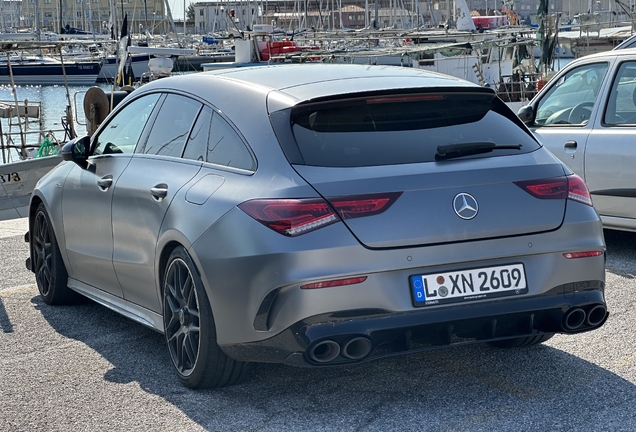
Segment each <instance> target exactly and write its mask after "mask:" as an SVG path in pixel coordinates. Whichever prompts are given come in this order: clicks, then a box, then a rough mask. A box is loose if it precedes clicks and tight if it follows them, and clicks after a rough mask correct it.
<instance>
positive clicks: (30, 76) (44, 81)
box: [0, 62, 101, 85]
mask: <svg viewBox="0 0 636 432" xmlns="http://www.w3.org/2000/svg"><path fill="white" fill-rule="evenodd" d="M100 68H101V64H100V63H97V62H86V63H70V64H65V65H64V69H65V70H66V80H67V82H68V84H69V85H93V84H95V81H96V80H97V76H98V75H99V71H100ZM11 69H12V71H13V81H14V83H15V84H16V85H56V84H58V85H64V84H65V81H64V72H63V71H62V65H61V64H29V65H20V64H16V65H13V64H12V65H11ZM0 84H11V77H10V75H9V67H8V66H7V65H6V64H4V65H0Z"/></svg>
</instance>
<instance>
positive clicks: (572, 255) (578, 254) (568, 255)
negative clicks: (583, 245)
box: [563, 251, 603, 259]
mask: <svg viewBox="0 0 636 432" xmlns="http://www.w3.org/2000/svg"><path fill="white" fill-rule="evenodd" d="M599 255H603V252H601V251H588V252H568V253H564V254H563V256H564V257H566V258H567V259H572V258H588V257H595V256H599Z"/></svg>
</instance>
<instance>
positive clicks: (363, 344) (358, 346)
mask: <svg viewBox="0 0 636 432" xmlns="http://www.w3.org/2000/svg"><path fill="white" fill-rule="evenodd" d="M372 346H373V344H372V343H371V341H370V340H369V338H366V337H356V338H353V339H351V340H350V341H348V342H347V343H346V344H344V346H343V347H342V355H343V356H344V357H346V358H348V359H351V360H360V359H362V358H364V357H366V356H367V355H369V353H370V352H371V348H372Z"/></svg>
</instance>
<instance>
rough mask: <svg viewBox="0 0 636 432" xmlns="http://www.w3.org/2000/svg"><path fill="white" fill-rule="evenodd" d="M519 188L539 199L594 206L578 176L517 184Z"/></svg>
mask: <svg viewBox="0 0 636 432" xmlns="http://www.w3.org/2000/svg"><path fill="white" fill-rule="evenodd" d="M515 184H516V185H517V186H519V187H520V188H521V189H523V190H525V191H526V192H528V193H529V194H530V195H532V196H534V197H536V198H539V199H565V198H567V199H569V200H572V201H576V202H579V203H582V204H585V205H589V206H592V198H591V196H590V192H589V191H588V190H587V186H585V183H584V182H583V179H581V177H579V176H577V175H576V174H573V175H570V176H567V177H556V178H549V179H540V180H529V181H520V182H515Z"/></svg>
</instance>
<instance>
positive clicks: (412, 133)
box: [27, 64, 608, 388]
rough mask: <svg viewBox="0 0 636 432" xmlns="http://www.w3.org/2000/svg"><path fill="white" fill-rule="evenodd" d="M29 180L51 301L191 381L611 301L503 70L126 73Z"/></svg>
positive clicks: (582, 223) (572, 193)
mask: <svg viewBox="0 0 636 432" xmlns="http://www.w3.org/2000/svg"><path fill="white" fill-rule="evenodd" d="M63 156H64V160H65V162H62V163H61V164H60V165H59V166H58V167H56V168H55V169H54V170H53V171H51V172H50V173H49V174H48V175H46V176H45V177H44V178H43V179H42V180H41V181H40V182H39V184H38V186H37V188H36V189H35V191H34V193H33V196H32V200H31V208H30V216H29V217H30V220H29V233H28V235H27V240H29V241H30V258H29V259H28V260H27V266H28V267H29V268H30V269H31V270H32V271H33V272H34V273H35V276H36V280H37V285H38V288H39V290H40V292H41V295H42V297H43V299H44V301H45V302H46V303H48V304H61V303H65V302H69V301H72V300H73V297H74V296H75V295H76V294H77V293H80V294H82V295H84V296H86V297H89V298H91V299H93V300H94V301H96V302H98V303H101V304H103V305H105V306H106V307H109V308H111V309H113V310H115V311H117V312H119V313H121V314H123V315H125V316H127V317H129V318H132V319H133V320H135V321H137V322H139V323H141V324H144V325H146V326H149V327H151V328H153V329H155V330H157V331H159V332H162V333H164V334H165V338H166V341H167V347H168V352H169V356H170V359H171V361H172V364H173V365H174V369H175V371H176V374H177V376H178V378H179V379H180V380H181V382H182V383H183V384H184V385H186V386H187V387H191V388H205V387H222V386H226V385H231V384H235V383H238V382H240V381H242V380H243V379H244V378H245V377H246V376H247V375H248V373H249V370H250V369H251V366H252V364H253V363H254V362H274V363H284V364H287V365H292V366H301V367H308V366H311V367H324V366H332V365H349V364H354V363H359V362H364V361H368V360H373V359H378V358H382V357H387V356H392V355H397V354H405V353H414V352H420V351H424V350H429V349H434V348H441V347H448V346H453V345H463V344H468V343H476V342H488V343H490V344H492V345H494V346H496V347H503V348H510V347H520V346H528V345H534V344H537V343H541V342H544V341H546V340H548V339H549V338H550V337H551V336H552V335H553V334H555V333H580V332H585V331H589V330H593V329H596V328H598V327H600V326H601V325H603V323H604V322H605V320H606V319H607V316H608V312H607V309H606V303H605V297H604V285H605V270H604V261H605V244H604V240H603V233H602V228H601V222H600V220H599V217H598V215H597V213H596V211H595V210H594V208H593V207H592V202H591V199H590V195H589V193H588V190H587V188H586V186H585V184H584V182H583V181H582V180H581V179H580V178H579V177H577V176H576V175H574V174H573V173H572V171H570V170H569V169H568V168H567V167H566V166H564V165H563V164H562V163H561V162H560V161H559V160H558V159H556V158H555V157H554V156H553V155H552V154H551V153H550V152H549V151H547V150H546V149H544V148H543V147H542V146H541V144H540V143H539V142H538V141H537V140H536V138H535V137H534V136H533V135H532V133H531V132H530V131H529V130H528V129H527V128H526V127H525V126H524V125H523V123H522V122H521V121H520V120H519V119H518V118H517V116H516V115H515V114H514V113H513V112H512V111H511V110H510V109H509V108H508V107H506V106H505V104H504V103H503V102H502V101H501V100H500V99H498V98H497V97H496V96H495V94H494V93H493V92H492V90H490V89H485V88H481V87H477V86H475V85H472V84H470V83H468V82H465V81H462V80H458V79H455V78H451V77H447V76H444V75H438V74H433V73H428V72H423V71H418V70H415V69H411V68H399V67H378V66H356V65H327V64H302V65H282V66H271V67H256V68H249V69H240V70H238V69H235V70H231V71H220V72H213V73H198V74H193V75H187V76H180V77H174V78H166V79H161V80H158V81H155V82H152V83H150V84H147V85H144V86H143V87H141V88H140V89H137V90H135V91H134V92H132V93H131V94H130V95H129V96H128V97H127V98H126V99H125V100H124V101H123V102H122V103H121V104H120V105H119V106H117V107H116V109H115V110H114V112H112V113H111V114H110V115H109V116H108V118H107V119H106V120H105V121H104V122H103V124H102V125H101V126H100V127H99V129H98V130H97V132H96V133H95V134H94V135H93V136H92V137H91V138H88V137H83V138H81V139H77V140H75V141H72V142H69V143H68V144H66V145H65V147H64V148H63Z"/></svg>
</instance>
